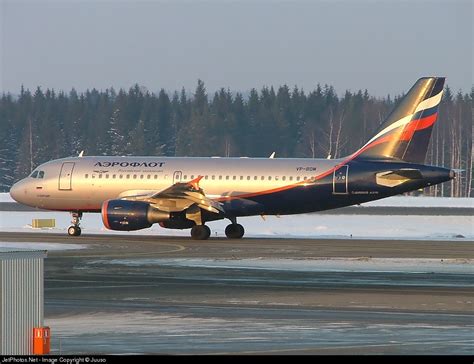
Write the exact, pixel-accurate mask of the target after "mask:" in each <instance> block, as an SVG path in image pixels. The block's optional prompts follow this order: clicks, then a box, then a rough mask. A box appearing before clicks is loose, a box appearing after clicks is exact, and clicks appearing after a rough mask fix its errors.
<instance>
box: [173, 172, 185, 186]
mask: <svg viewBox="0 0 474 364" xmlns="http://www.w3.org/2000/svg"><path fill="white" fill-rule="evenodd" d="M182 178H183V172H181V171H175V172H174V173H173V184H175V183H178V182H181V179H182Z"/></svg>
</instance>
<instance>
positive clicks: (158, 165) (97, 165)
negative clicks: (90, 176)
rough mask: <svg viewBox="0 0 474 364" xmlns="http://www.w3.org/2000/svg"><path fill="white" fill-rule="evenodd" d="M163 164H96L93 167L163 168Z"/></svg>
mask: <svg viewBox="0 0 474 364" xmlns="http://www.w3.org/2000/svg"><path fill="white" fill-rule="evenodd" d="M164 164H165V162H97V163H96V164H94V167H116V166H120V167H163V165H164Z"/></svg>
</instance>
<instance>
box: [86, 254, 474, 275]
mask: <svg viewBox="0 0 474 364" xmlns="http://www.w3.org/2000/svg"><path fill="white" fill-rule="evenodd" d="M88 264H91V265H97V264H98V265H103V264H113V265H125V266H132V267H136V266H150V265H156V266H179V267H200V268H227V269H258V270H273V271H275V270H278V271H295V272H403V273H463V274H472V275H474V269H473V264H474V260H473V259H428V258H369V257H360V258H316V259H313V258H311V259H310V258H308V259H306V258H304V259H280V258H279V259H267V258H255V259H200V258H179V259H147V258H144V259H112V260H95V261H91V262H89V263H88Z"/></svg>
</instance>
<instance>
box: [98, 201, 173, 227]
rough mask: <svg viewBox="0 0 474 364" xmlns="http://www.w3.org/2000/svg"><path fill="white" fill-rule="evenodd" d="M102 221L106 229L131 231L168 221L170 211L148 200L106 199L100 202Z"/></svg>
mask: <svg viewBox="0 0 474 364" xmlns="http://www.w3.org/2000/svg"><path fill="white" fill-rule="evenodd" d="M101 212H102V221H103V223H104V225H105V227H106V228H107V229H110V230H121V231H132V230H140V229H145V228H149V227H150V226H151V225H153V224H154V223H156V222H162V221H168V220H169V219H170V213H169V212H165V211H161V210H158V209H156V208H154V207H152V206H151V205H150V204H149V203H148V202H143V201H128V200H108V201H105V202H104V203H103V204H102V211H101Z"/></svg>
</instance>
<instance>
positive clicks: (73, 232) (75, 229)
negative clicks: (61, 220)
mask: <svg viewBox="0 0 474 364" xmlns="http://www.w3.org/2000/svg"><path fill="white" fill-rule="evenodd" d="M67 233H68V235H69V236H79V235H81V228H80V227H79V226H69V228H68V229H67Z"/></svg>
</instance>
